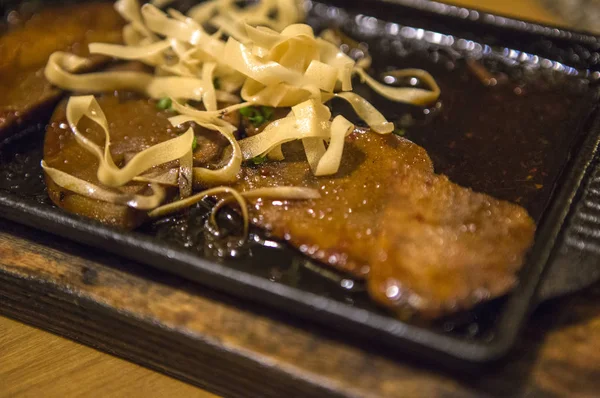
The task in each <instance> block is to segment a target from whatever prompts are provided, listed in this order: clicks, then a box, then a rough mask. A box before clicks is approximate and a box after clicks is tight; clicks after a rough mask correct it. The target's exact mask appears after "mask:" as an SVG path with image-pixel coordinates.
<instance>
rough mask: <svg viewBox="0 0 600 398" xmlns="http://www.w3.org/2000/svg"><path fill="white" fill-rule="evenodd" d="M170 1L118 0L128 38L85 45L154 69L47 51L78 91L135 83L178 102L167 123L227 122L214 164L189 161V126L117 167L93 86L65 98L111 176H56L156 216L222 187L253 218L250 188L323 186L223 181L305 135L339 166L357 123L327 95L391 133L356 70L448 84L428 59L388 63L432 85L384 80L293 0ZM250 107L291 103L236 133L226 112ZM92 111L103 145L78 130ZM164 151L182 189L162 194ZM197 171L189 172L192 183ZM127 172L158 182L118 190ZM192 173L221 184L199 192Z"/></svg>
mask: <svg viewBox="0 0 600 398" xmlns="http://www.w3.org/2000/svg"><path fill="white" fill-rule="evenodd" d="M170 2H171V1H169V0H159V1H156V0H155V1H154V2H153V3H152V4H145V5H143V6H141V7H140V5H139V3H138V1H137V0H118V1H117V2H116V3H115V9H116V10H117V11H118V12H119V13H120V14H121V16H122V17H123V18H124V19H125V20H126V21H127V24H126V25H125V27H124V28H123V43H124V44H123V45H116V44H105V43H91V44H90V45H89V51H90V53H91V54H100V55H105V56H109V57H112V58H116V59H120V60H135V61H140V62H142V63H144V64H146V65H149V66H151V67H152V68H153V69H154V72H153V73H144V72H132V71H105V72H93V73H84V74H78V73H77V71H78V70H79V69H80V68H81V67H83V66H85V65H86V64H88V63H89V62H90V61H89V60H88V59H87V58H82V57H79V56H76V55H74V54H70V53H66V52H56V53H54V54H52V55H51V56H50V58H49V60H48V63H47V66H46V69H45V76H46V78H47V79H48V80H49V81H50V82H51V83H52V84H54V85H56V86H58V87H60V88H62V89H65V90H70V91H79V92H89V93H101V92H111V91H114V90H128V91H134V92H137V93H140V94H143V95H145V96H147V97H149V98H154V99H164V98H168V99H169V103H170V104H172V105H171V109H172V110H173V111H174V112H176V113H177V115H176V116H173V117H171V118H170V119H169V121H170V123H171V124H172V125H173V126H180V125H183V124H186V123H190V122H193V123H195V124H196V125H198V126H200V127H202V128H205V129H209V130H214V131H217V132H219V133H220V134H221V135H223V137H225V138H226V139H227V140H228V142H229V144H230V146H231V151H228V152H227V153H230V154H231V157H230V159H229V161H227V162H226V163H225V164H224V166H222V167H221V168H219V169H215V170H213V169H207V168H199V167H193V163H192V151H193V149H192V148H193V146H194V142H195V141H194V131H193V129H192V128H190V129H188V130H187V132H186V133H184V134H182V135H180V136H178V137H176V138H173V139H171V140H168V141H165V142H162V143H160V144H157V145H155V146H152V147H150V148H148V149H145V150H143V151H141V152H139V153H138V154H136V155H135V156H134V157H133V158H132V159H131V160H129V161H128V162H127V164H126V165H125V166H123V167H121V168H119V167H117V166H116V165H115V163H114V162H113V159H112V157H111V154H110V131H109V127H108V126H109V123H108V121H107V118H106V117H105V115H104V113H103V112H102V109H101V108H100V106H99V104H98V102H97V101H96V99H95V98H94V96H93V95H87V96H73V97H71V98H70V99H69V101H68V104H67V120H68V124H69V127H70V129H71V131H72V133H73V134H74V135H75V138H76V140H77V142H78V143H79V144H80V145H81V146H82V147H84V148H85V149H86V150H88V151H89V152H91V153H92V154H94V156H96V158H97V159H98V162H99V166H98V171H97V175H98V180H99V182H100V183H101V184H102V185H103V187H99V186H95V185H93V184H90V183H88V182H85V181H83V180H80V179H77V178H75V177H74V176H71V175H68V174H66V173H64V172H62V171H59V170H57V169H53V168H51V167H48V166H47V165H46V164H45V163H42V166H43V167H44V170H45V171H46V173H47V175H48V176H49V178H51V179H52V180H53V181H54V182H55V183H56V184H58V185H59V186H61V187H63V188H64V189H68V190H71V191H73V192H76V193H78V194H80V195H83V196H87V197H91V198H95V199H98V200H102V201H107V202H112V203H118V204H124V205H127V206H130V207H133V208H136V209H140V210H147V211H150V213H149V214H150V216H151V217H158V216H163V215H166V214H169V213H172V212H176V211H178V210H180V209H181V208H184V207H187V206H190V205H191V204H193V203H196V202H197V201H198V200H200V199H201V198H203V197H205V196H208V195H219V196H222V195H226V197H227V198H226V199H223V201H222V202H223V203H225V202H229V201H230V199H232V198H233V199H234V200H236V201H237V202H238V204H239V205H240V207H241V209H242V213H243V216H244V221H245V227H246V228H247V225H248V216H247V210H246V204H245V198H257V197H263V198H279V199H286V200H293V199H299V200H302V199H314V198H318V197H319V192H318V191H316V190H313V189H308V188H299V187H279V188H272V189H268V190H257V192H252V191H249V192H244V193H239V192H237V191H235V190H234V189H232V188H230V187H227V186H226V185H227V184H230V183H232V182H235V181H236V179H237V178H238V175H239V173H240V170H241V167H242V164H243V161H248V160H251V159H254V158H257V157H268V158H270V159H278V160H281V159H283V152H282V150H281V146H282V145H283V144H285V143H287V142H290V141H294V140H301V141H302V144H303V146H304V151H305V153H306V158H307V161H308V163H309V165H310V168H311V170H312V172H313V173H314V174H315V175H316V176H326V175H332V174H335V173H336V172H337V171H338V169H339V167H340V162H341V160H342V156H343V150H344V143H345V137H346V136H347V135H348V134H350V133H351V132H352V131H353V130H354V125H353V124H352V123H350V122H349V121H348V120H347V119H346V118H345V117H344V116H341V115H340V116H336V117H335V118H333V119H332V115H331V112H330V110H329V108H328V107H327V106H326V105H325V103H327V102H328V101H330V100H331V99H333V98H336V97H337V98H340V99H342V100H344V101H346V102H348V103H349V104H350V105H351V106H352V108H353V109H354V111H355V112H356V114H357V115H358V117H359V118H361V119H362V120H363V121H364V122H365V123H366V124H367V125H368V126H369V127H370V130H372V131H373V132H374V133H378V134H389V133H391V132H392V131H393V130H394V124H393V123H391V122H388V121H387V120H386V119H385V117H384V116H383V115H382V114H381V113H380V112H379V111H378V110H377V109H376V108H375V107H374V106H373V105H371V104H370V103H369V102H367V101H366V100H365V99H364V98H362V97H361V96H359V95H358V94H355V93H354V92H353V91H352V90H353V83H352V78H353V77H354V76H355V75H357V76H358V77H359V78H360V80H361V81H362V82H363V83H365V84H367V85H368V86H369V87H371V89H373V90H374V91H375V92H377V93H378V94H380V95H381V96H383V97H385V98H387V99H389V100H392V101H396V102H404V103H409V104H414V105H426V104H430V103H432V102H434V101H436V100H437V98H438V97H439V94H440V89H439V87H438V86H437V84H436V82H435V80H434V79H433V77H432V76H431V75H430V74H429V73H427V72H425V71H423V70H418V69H406V70H398V71H392V72H389V73H388V74H389V75H391V76H395V77H406V76H410V77H417V78H419V79H420V80H421V81H422V82H423V83H425V84H426V85H427V86H429V88H430V89H429V90H426V89H421V88H416V87H392V86H387V85H384V84H382V83H380V82H378V81H377V80H376V79H374V78H373V77H371V76H370V75H369V74H368V73H367V72H366V71H365V68H366V67H368V66H369V64H370V59H363V60H361V61H359V62H355V61H354V60H353V59H352V58H350V57H349V56H348V55H346V54H345V53H344V52H343V51H341V50H340V47H339V45H338V43H335V37H334V35H333V34H332V33H331V31H326V32H324V34H322V35H321V36H320V37H319V36H315V34H314V32H313V29H312V28H311V27H310V26H309V25H306V24H302V23H301V21H302V20H303V18H304V15H303V8H302V7H301V4H298V2H297V1H296V0H261V1H257V2H252V3H249V4H248V5H246V6H243V7H241V6H239V5H238V2H237V1H234V0H210V1H205V2H202V3H200V4H198V5H196V6H194V7H192V8H191V9H190V10H189V11H188V12H187V14H185V15H184V14H182V13H180V12H178V11H176V10H174V9H168V10H167V11H166V12H164V11H162V10H161V9H159V8H158V7H165V6H168V4H169V3H170ZM189 101H193V103H194V104H201V105H200V106H196V107H192V106H190V105H188V104H187V103H188V102H189ZM223 104H224V106H223ZM248 107H274V108H291V111H290V112H289V114H288V115H287V116H286V117H284V118H281V119H277V120H274V121H272V122H270V123H269V124H268V125H266V127H265V128H264V130H263V131H262V132H260V133H258V134H256V135H253V136H250V137H247V138H244V139H241V140H238V139H237V138H236V136H235V132H236V131H237V129H238V128H237V126H233V125H232V124H230V123H229V122H227V121H226V118H224V116H226V115H227V114H229V113H232V112H237V111H240V110H243V109H245V108H248ZM84 117H86V118H89V119H91V120H92V121H94V122H95V123H97V124H98V125H99V126H100V127H101V128H102V130H103V131H104V133H105V137H106V141H105V143H104V147H103V148H101V147H100V146H98V145H96V144H95V143H93V142H92V141H91V140H89V139H88V138H86V136H85V134H83V133H82V132H80V131H79V130H78V127H77V126H78V123H79V121H80V120H81V119H82V118H84ZM168 162H178V163H175V164H179V166H178V168H177V171H178V173H179V178H175V180H178V183H177V185H178V186H179V196H180V200H178V201H175V202H173V203H170V204H167V205H163V206H161V204H162V202H163V201H164V200H165V197H166V196H165V191H164V189H163V186H168V185H171V184H172V182H173V180H174V178H173V171H172V170H168V171H167V172H166V173H165V175H161V174H160V173H158V174H157V172H156V170H154V171H153V169H154V168H156V167H157V166H159V165H164V164H165V163H168ZM169 173H170V174H169ZM166 174H169V176H170V177H169V178H167V177H166ZM182 177H186V178H182ZM190 177H191V179H192V183H193V184H190V183H189V179H190ZM131 181H146V182H149V183H150V187H151V191H152V194H151V195H149V196H141V195H130V194H127V195H125V194H123V193H121V192H120V191H119V190H118V188H119V187H122V186H123V185H125V184H127V183H129V182H131ZM186 181H187V184H186ZM192 185H193V186H194V187H197V188H198V187H211V186H212V187H215V188H211V189H209V190H206V191H202V192H200V193H198V194H196V195H192ZM219 185H223V186H219ZM218 207H220V206H218Z"/></svg>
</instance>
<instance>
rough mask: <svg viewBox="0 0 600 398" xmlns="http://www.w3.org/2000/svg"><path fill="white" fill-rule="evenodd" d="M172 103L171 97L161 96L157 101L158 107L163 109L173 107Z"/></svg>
mask: <svg viewBox="0 0 600 398" xmlns="http://www.w3.org/2000/svg"><path fill="white" fill-rule="evenodd" d="M172 105H173V101H171V98H169V97H165V98H161V99H160V100H158V102H157V103H156V107H157V108H158V109H162V110H167V109H171V106H172Z"/></svg>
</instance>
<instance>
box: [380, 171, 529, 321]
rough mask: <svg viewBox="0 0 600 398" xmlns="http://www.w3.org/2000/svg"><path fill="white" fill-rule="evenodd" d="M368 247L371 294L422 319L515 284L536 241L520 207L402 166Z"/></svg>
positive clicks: (470, 303)
mask: <svg viewBox="0 0 600 398" xmlns="http://www.w3.org/2000/svg"><path fill="white" fill-rule="evenodd" d="M381 217H382V219H383V220H384V223H383V224H382V228H381V229H380V230H379V231H378V238H377V241H376V244H375V246H374V247H373V248H371V250H370V254H371V256H370V260H371V261H370V264H371V272H370V274H369V276H368V288H369V293H370V294H371V296H372V297H373V298H374V299H375V300H376V301H377V302H379V303H381V304H383V305H384V306H386V307H391V308H393V309H394V310H396V311H397V312H404V311H405V310H408V312H410V313H413V312H418V313H419V314H420V316H422V317H438V316H440V315H443V314H444V313H450V312H456V311H457V310H462V309H469V308H471V307H473V306H474V305H475V304H477V303H479V302H481V301H484V300H488V299H491V298H494V297H498V296H500V295H502V294H504V293H506V292H507V291H509V290H510V289H511V288H512V286H513V285H514V284H515V282H516V273H517V271H518V270H519V268H520V267H521V265H522V264H523V261H524V256H525V254H526V252H527V250H528V248H529V247H530V246H531V244H532V242H533V236H534V231H535V224H534V223H533V220H532V219H531V218H530V217H529V215H528V214H527V212H526V211H525V209H523V208H522V207H519V206H517V205H514V204H511V203H508V202H504V201H500V200H497V199H494V198H492V197H490V196H488V195H484V194H480V193H475V192H473V191H471V190H470V189H467V188H463V187H460V186H458V185H456V184H453V183H452V182H450V181H448V178H446V177H445V176H440V175H435V174H431V173H427V172H420V171H418V170H414V169H411V168H400V169H399V170H398V173H396V174H395V175H394V177H393V179H392V180H391V181H390V184H389V190H388V196H387V198H386V199H385V210H383V211H382V212H381Z"/></svg>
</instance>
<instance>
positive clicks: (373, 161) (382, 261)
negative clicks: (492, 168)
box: [44, 94, 535, 318]
mask: <svg viewBox="0 0 600 398" xmlns="http://www.w3.org/2000/svg"><path fill="white" fill-rule="evenodd" d="M99 102H100V105H101V107H102V109H103V110H104V112H105V114H106V116H107V118H108V120H109V121H110V123H111V137H112V142H113V144H112V146H111V152H112V154H113V156H114V158H115V160H116V162H117V163H119V162H121V163H122V162H125V161H126V158H127V156H126V155H127V154H128V153H135V152H139V151H141V150H142V149H144V148H146V147H147V146H149V145H152V144H156V143H158V142H160V141H164V140H166V139H169V138H172V137H174V136H175V135H176V134H178V133H181V132H182V131H183V129H179V130H178V129H174V128H172V127H171V126H170V125H169V123H168V121H167V117H168V116H169V115H170V114H169V112H165V111H158V110H157V109H156V104H155V102H154V101H150V100H147V99H140V98H139V97H137V96H132V95H129V94H119V95H117V96H113V95H105V96H103V97H100V98H99ZM63 123H65V116H64V104H62V105H61V106H60V107H59V108H58V109H57V111H56V112H55V115H54V117H53V122H52V124H51V125H50V127H49V128H48V131H47V136H46V144H45V151H44V158H45V159H46V162H47V163H48V165H49V166H52V167H56V168H59V169H61V170H63V171H66V172H69V173H71V174H73V175H75V176H77V177H79V178H82V179H85V180H88V181H91V182H94V183H97V179H96V175H95V172H96V168H97V165H98V163H97V161H96V160H95V158H94V157H93V156H92V155H90V154H89V153H88V152H87V151H86V150H85V149H83V148H82V147H81V146H79V145H78V144H77V143H76V142H75V139H74V138H73V136H72V134H69V133H68V131H66V130H65V129H63V127H66V126H65V125H64V124H63ZM61 126H62V127H61ZM132 126H137V127H136V128H132ZM80 129H81V130H82V131H88V132H89V133H88V134H89V136H90V137H92V139H93V140H94V141H95V142H97V143H98V144H102V143H103V135H102V133H101V130H100V129H99V128H98V127H97V126H94V125H93V124H92V123H91V122H89V121H83V122H82V124H81V125H80ZM196 133H197V136H198V137H199V138H200V139H199V142H201V144H200V145H199V149H198V150H197V151H196V153H195V156H194V157H195V162H196V164H197V165H202V164H204V165H206V164H211V163H214V162H219V161H220V160H222V158H223V156H225V155H224V146H225V145H226V141H224V140H223V139H221V138H220V137H219V136H218V134H216V133H215V132H208V131H202V130H198V129H196ZM215 134H216V135H215ZM284 154H285V160H284V161H280V162H266V163H264V164H261V165H259V166H247V167H244V168H243V170H242V172H241V174H240V178H239V180H238V182H236V183H235V184H234V185H233V186H234V187H235V188H236V189H238V190H241V191H244V190H250V189H255V188H264V187H274V186H304V187H310V188H315V189H318V190H319V191H320V192H321V194H322V198H321V199H318V200H309V201H298V202H280V201H262V200H259V201H257V202H255V203H254V204H253V206H252V208H251V217H252V222H253V223H254V224H255V225H257V226H260V227H262V228H264V229H266V230H268V231H269V232H270V233H271V234H272V235H273V236H275V237H277V238H280V239H283V240H286V241H288V242H289V243H290V244H292V245H293V246H295V247H297V248H298V249H299V250H300V251H302V252H303V253H305V254H306V255H307V256H309V257H311V258H313V259H316V260H318V261H320V262H323V263H325V264H328V265H330V266H332V267H335V268H337V269H338V270H342V271H345V272H347V273H350V274H352V275H353V276H354V277H355V278H358V279H366V280H367V285H368V288H369V292H370V294H371V295H372V297H373V298H374V299H375V300H376V301H377V302H379V303H380V304H382V305H383V306H386V307H388V308H391V309H392V310H394V311H396V312H398V313H405V312H406V311H409V312H411V313H419V314H420V316H422V317H430V318H433V317H438V316H441V315H443V314H445V313H450V312H455V311H457V310H461V309H468V308H471V307H472V306H474V305H475V304H477V303H478V302H480V301H482V300H485V299H489V298H493V297H497V296H499V295H502V294H504V293H505V292H507V291H508V290H509V289H510V288H511V287H512V286H513V285H514V283H515V280H516V278H515V275H516V273H517V271H518V269H519V268H520V266H521V264H522V263H523V261H524V256H525V254H526V252H527V249H528V248H529V247H530V245H531V243H532V240H533V234H534V230H535V225H534V223H533V221H532V220H531V218H530V217H529V216H528V215H527V212H526V211H525V210H524V209H522V208H521V207H519V206H516V205H513V204H510V203H508V202H503V201H499V200H496V199H494V198H491V197H489V196H487V195H484V194H480V193H475V192H472V191H471V190H469V189H467V188H462V187H460V186H458V185H456V184H453V183H451V182H450V181H448V179H447V178H446V177H444V176H439V175H436V174H434V173H433V165H432V163H431V160H430V159H429V157H428V156H427V153H426V152H425V150H424V149H423V148H421V147H419V146H417V145H415V144H414V143H412V142H410V141H408V140H406V139H404V138H400V137H398V136H395V135H384V136H382V135H378V134H375V133H371V132H364V131H355V132H354V133H353V134H351V135H350V136H349V137H348V138H347V144H346V147H345V149H344V157H343V159H342V165H341V168H340V170H339V172H338V173H337V174H336V175H334V176H330V177H315V176H314V175H313V173H312V172H311V171H310V168H309V166H308V164H307V162H306V160H305V157H304V152H303V149H302V146H301V144H299V143H291V144H288V145H287V146H285V148H284ZM47 183H48V190H49V193H50V197H51V198H52V200H53V201H54V202H55V203H57V204H58V205H59V206H61V207H63V208H65V209H67V210H69V211H71V212H74V213H78V214H81V215H85V216H87V217H91V218H95V219H97V220H99V221H101V222H104V223H108V224H111V225H116V226H119V227H123V228H134V227H135V226H137V225H139V224H140V223H141V222H143V220H144V215H143V213H141V212H138V211H135V210H132V209H129V208H126V207H124V206H116V205H113V204H108V203H104V202H99V201H97V200H93V199H88V198H84V197H81V196H79V195H76V194H73V193H70V192H68V191H66V190H64V189H60V188H58V187H57V186H56V185H55V184H54V183H53V182H52V181H50V180H48V181H47ZM145 188H146V186H145V185H143V184H128V187H127V189H130V190H134V191H135V190H143V189H145Z"/></svg>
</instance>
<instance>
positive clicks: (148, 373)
mask: <svg viewBox="0 0 600 398" xmlns="http://www.w3.org/2000/svg"><path fill="white" fill-rule="evenodd" d="M448 2H451V3H455V4H460V5H464V6H470V7H477V8H479V9H483V10H490V11H493V12H497V13H503V14H508V15H514V16H517V17H522V18H527V19H536V20H539V21H542V22H546V23H552V24H561V22H562V21H561V19H560V18H559V17H557V16H555V15H552V14H551V13H550V12H548V11H546V10H544V9H543V8H542V7H541V6H540V5H539V4H538V3H537V0H452V1H448ZM5 232H6V231H5ZM598 297H600V294H598V289H596V291H593V292H592V293H590V292H588V293H586V294H583V295H581V296H579V297H575V298H571V299H569V300H571V301H573V300H575V301H577V302H578V304H579V305H578V306H577V308H578V310H577V311H576V313H574V314H573V315H572V316H568V315H565V313H566V312H567V313H568V310H564V309H563V311H562V312H561V313H562V315H561V317H562V319H561V320H560V325H561V326H560V327H558V328H555V329H553V330H552V331H551V332H550V333H549V335H548V338H547V339H546V341H545V342H544V343H542V344H541V345H540V346H539V347H536V349H535V350H533V349H532V351H534V352H535V355H538V356H540V357H544V358H546V359H547V360H537V361H536V360H533V361H530V366H531V369H529V370H528V372H527V373H526V374H527V376H526V377H531V378H532V379H536V380H535V384H537V385H538V387H539V386H541V387H539V388H537V389H534V390H532V391H533V393H534V395H535V394H539V393H540V391H552V392H554V393H556V394H558V395H569V394H574V395H578V396H593V395H594V391H600V373H599V372H600V354H598V353H597V352H598V351H600V304H599V305H594V303H593V301H596V300H597V299H598ZM561 305H562V306H563V308H564V307H565V305H566V306H567V307H566V308H568V305H570V304H569V303H567V304H562V303H561ZM541 317H542V318H543V319H542V320H541V321H540V322H541V323H542V324H544V325H546V326H552V325H554V326H556V325H558V323H556V322H555V321H557V320H553V319H552V316H550V315H548V314H545V315H541ZM565 317H566V320H565ZM546 318H548V319H546ZM563 321H565V322H563ZM557 322H558V321H557ZM537 338H539V336H538V337H536V336H535V333H534V334H533V337H532V339H533V341H535V340H536V339H537ZM565 344H569V348H568V349H567V350H564V349H559V348H557V347H565ZM566 357H569V358H571V357H574V358H575V360H572V363H573V366H575V367H577V366H581V369H579V373H578V372H577V371H576V370H577V369H574V371H573V372H564V369H563V370H561V369H562V368H561V367H560V366H559V365H560V364H561V363H562V362H564V361H565V358H566ZM590 361H591V363H594V361H596V363H597V364H598V366H596V367H595V369H594V366H592V367H591V369H590V366H589V364H590ZM553 364H555V365H556V369H553V368H552V366H553ZM506 374H508V375H512V376H514V377H515V378H522V377H525V374H522V373H521V372H520V371H519V370H515V371H513V372H508V373H506ZM578 376H579V377H581V378H582V380H581V381H582V382H583V381H585V383H587V384H585V386H584V387H585V388H581V387H582V384H581V383H579V382H580V380H578V378H577V377H578ZM413 377H414V381H413V382H411V383H405V384H404V385H405V386H406V390H404V393H403V394H401V396H417V395H419V396H422V395H423V394H425V395H428V394H429V393H428V392H432V391H445V390H446V388H449V389H450V390H453V391H460V390H459V387H457V386H456V385H454V384H457V385H458V384H459V382H456V383H455V382H453V381H452V380H451V379H448V378H445V377H436V376H433V375H431V374H428V372H420V371H417V370H415V372H414V374H413ZM486 380H487V382H488V383H489V384H490V385H488V386H486V388H483V389H482V390H480V391H481V394H491V393H494V391H495V392H497V393H500V394H501V395H505V394H508V395H511V393H514V390H511V389H510V388H507V387H506V386H505V385H502V383H503V382H504V383H510V382H511V380H504V381H502V380H501V379H498V378H494V377H487V378H486V379H483V380H482V381H481V382H486ZM481 382H479V383H478V382H475V383H469V384H471V387H472V386H478V385H480V384H481ZM436 383H440V386H439V387H440V388H437V387H436ZM442 385H445V387H443V386H442ZM424 386H428V387H427V388H424ZM474 391H475V390H473V389H471V388H468V389H465V390H464V394H465V395H464V396H467V395H469V396H471V395H473V396H476V395H478V394H477V393H474ZM484 391H485V392H484ZM9 396H10V397H13V396H32V397H39V396H45V397H63V396H102V397H111V396H145V397H159V396H198V397H210V396H212V395H211V394H210V393H208V392H205V391H204V390H201V389H199V388H196V387H193V386H191V385H188V384H185V383H183V382H180V381H178V380H175V379H173V378H170V377H168V376H165V375H162V374H160V373H157V372H154V371H152V370H148V369H146V368H143V367H140V366H137V365H134V364H132V363H130V362H127V361H124V360H121V359H118V358H116V357H113V356H110V355H108V354H104V353H102V352H100V351H96V350H94V349H92V348H89V347H86V346H83V345H80V344H77V343H75V342H72V341H70V340H67V339H64V338H62V337H58V336H56V335H53V334H50V333H48V332H45V331H41V330H38V329H35V328H33V327H30V326H27V325H24V324H22V323H19V322H16V321H13V320H11V319H8V318H4V317H0V397H9ZM453 396H454V395H453Z"/></svg>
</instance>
